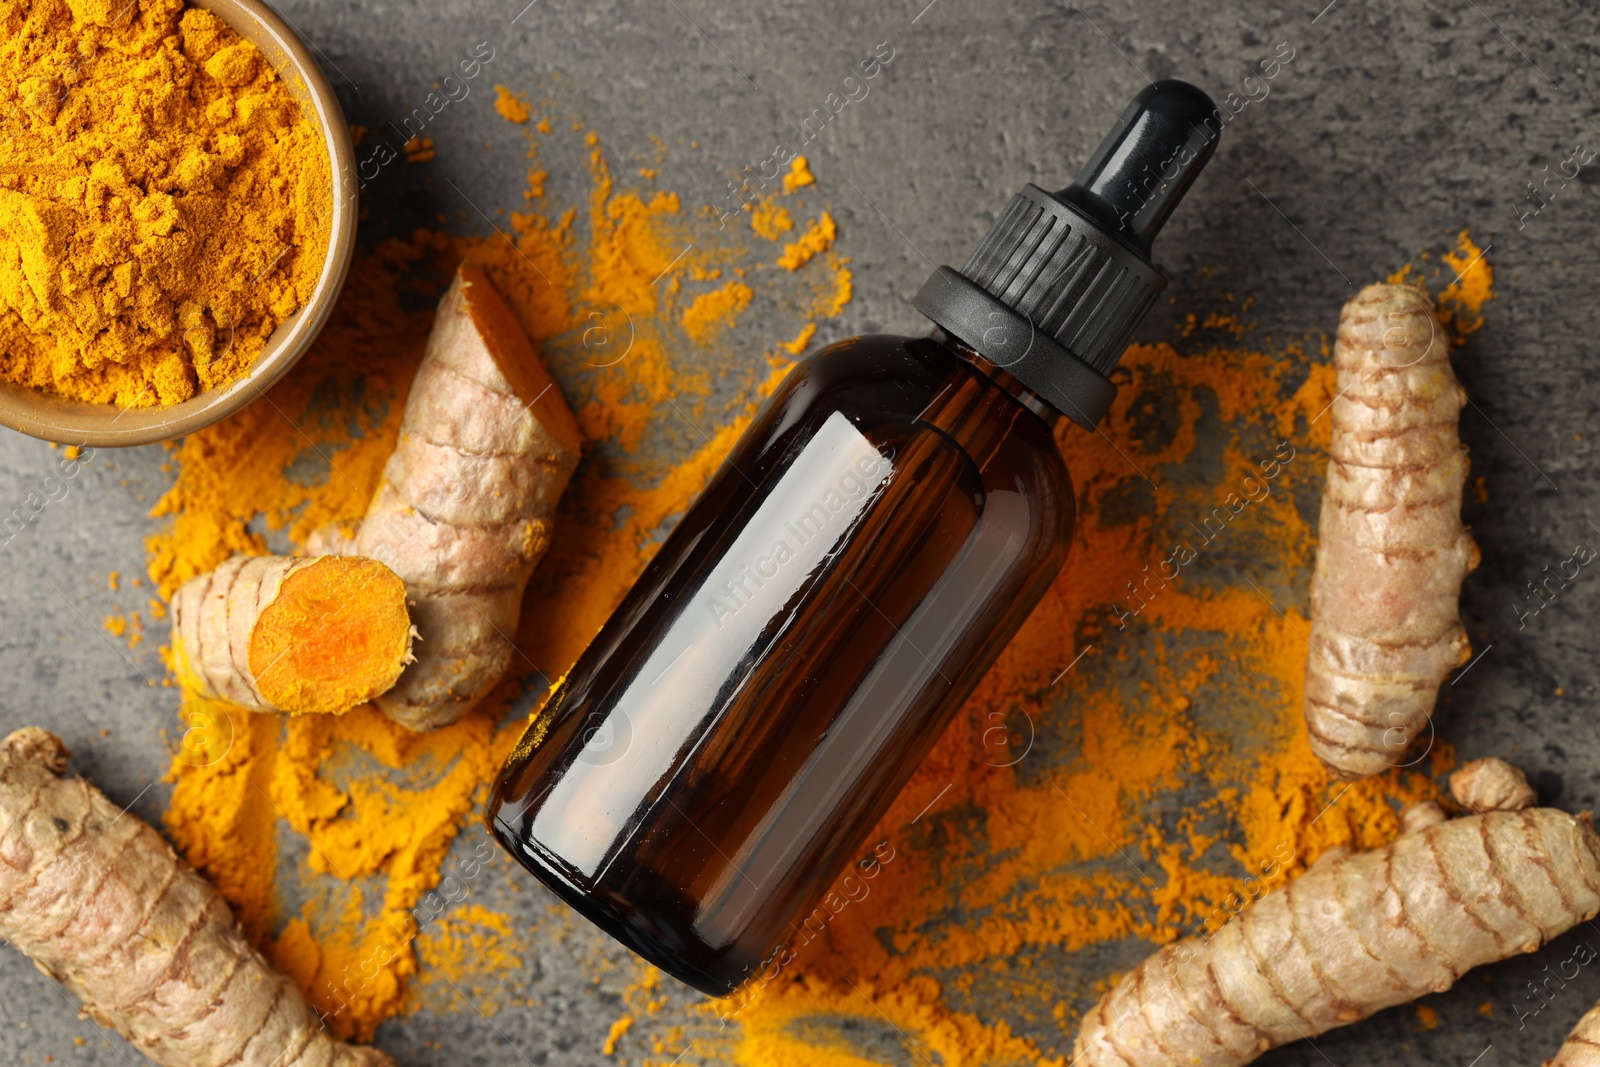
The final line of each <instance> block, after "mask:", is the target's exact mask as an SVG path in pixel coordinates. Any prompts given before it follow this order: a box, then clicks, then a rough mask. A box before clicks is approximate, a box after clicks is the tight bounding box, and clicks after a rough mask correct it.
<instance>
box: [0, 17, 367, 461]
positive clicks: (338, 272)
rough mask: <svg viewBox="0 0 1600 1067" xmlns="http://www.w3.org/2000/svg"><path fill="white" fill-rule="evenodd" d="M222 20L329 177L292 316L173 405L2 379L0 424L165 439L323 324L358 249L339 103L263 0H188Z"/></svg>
mask: <svg viewBox="0 0 1600 1067" xmlns="http://www.w3.org/2000/svg"><path fill="white" fill-rule="evenodd" d="M190 3H192V4H193V5H194V6H195V7H201V8H205V9H206V10H207V11H210V12H211V13H212V14H214V15H216V16H217V17H218V18H220V19H222V20H223V21H224V22H226V23H227V24H228V25H229V26H230V27H231V28H232V29H233V31H234V32H235V33H237V34H238V35H239V36H240V37H242V38H244V39H245V40H246V41H249V42H250V43H251V44H253V45H255V46H256V48H258V49H259V50H260V51H261V54H262V56H263V57H264V58H265V59H266V61H267V62H268V63H270V64H272V66H273V68H274V69H275V70H276V71H277V72H278V75H279V77H280V78H281V79H282V81H283V85H284V88H286V89H287V90H288V91H289V95H290V96H292V97H293V98H294V99H295V101H296V102H297V103H298V104H299V105H300V109H301V112H302V113H303V114H304V115H305V116H306V117H307V118H309V119H310V120H311V121H312V122H313V123H314V124H315V125H316V127H317V128H318V130H320V131H321V133H322V141H323V144H324V145H325V146H326V148H327V151H328V164H329V168H328V169H329V175H330V177H331V179H332V182H333V190H332V197H331V199H332V202H333V223H332V226H331V227H330V228H329V234H328V251H327V255H326V257H325V258H324V259H323V261H322V273H321V275H320V277H318V279H317V286H316V289H315V290H313V291H312V294H311V299H310V300H308V301H307V302H306V304H305V306H304V307H302V308H301V309H300V310H299V311H296V312H295V313H294V314H293V315H290V316H289V317H288V318H287V319H284V320H283V322H281V323H279V324H278V328H277V329H276V330H274V331H273V333H272V336H271V337H269V338H268V339H267V344H266V347H265V348H263V349H262V351H261V354H260V355H259V356H257V357H256V361H255V363H254V365H252V366H251V368H250V369H249V370H248V371H247V372H246V373H245V375H244V376H243V377H242V378H240V379H238V380H237V381H234V382H232V383H230V384H228V385H225V386H222V387H221V388H217V389H212V390H209V391H207V392H203V393H199V394H197V395H195V396H193V397H190V398H189V399H188V400H185V401H183V402H182V403H180V404H173V405H172V406H171V407H164V408H163V407H133V408H123V407H120V406H118V405H115V404H86V403H83V402H81V401H75V400H66V399H63V398H61V397H58V396H52V395H50V394H47V393H43V392H40V391H39V390H37V389H30V388H28V387H27V386H24V385H18V384H16V383H14V382H6V381H0V425H4V426H9V427H10V428H11V429H13V430H19V431H21V432H22V433H25V434H30V435H31V436H34V437H40V438H43V439H45V440H47V441H55V442H57V443H60V444H69V445H93V446H95V447H97V448H103V447H107V446H112V447H115V446H121V445H147V444H151V443H152V442H156V441H170V440H171V439H173V438H175V437H182V436H183V435H184V434H187V433H193V432H194V431H195V430H199V429H201V428H203V427H206V426H210V425H211V424H212V423H214V422H218V421H220V420H222V419H225V418H227V417H228V416H229V415H231V414H233V413H234V412H235V411H238V410H239V409H240V408H242V407H244V406H245V405H246V404H248V403H250V401H252V400H254V399H255V398H256V397H258V396H260V395H261V394H262V393H264V392H266V391H267V390H268V389H269V388H271V387H272V385H273V383H274V382H276V381H277V380H278V379H279V378H281V377H283V375H284V373H285V372H287V371H288V370H289V368H290V367H292V366H294V364H295V361H296V360H298V359H299V358H300V357H301V356H302V355H304V354H305V352H306V349H308V348H310V347H311V342H312V341H313V340H315V339H316V336H317V334H318V333H319V332H321V330H322V327H323V325H324V324H325V323H326V322H327V321H328V315H329V313H330V312H332V310H333V305H334V302H335V301H336V300H337V299H338V297H339V290H340V288H341V287H342V286H343V285H344V278H345V274H346V273H347V272H348V271H349V269H350V259H351V257H352V256H353V255H354V254H355V236H356V188H357V186H356V167H355V147H354V145H352V144H351V141H350V127H349V126H348V125H347V124H346V123H345V119H344V111H343V109H341V108H340V107H339V100H338V98H337V97H335V96H334V95H333V88H332V86H330V85H329V84H328V79H327V78H326V77H324V76H323V73H322V71H321V69H320V68H319V67H318V66H317V61H316V59H315V58H313V56H312V54H311V51H310V49H309V48H307V47H306V45H305V42H304V41H302V40H301V39H300V36H299V35H298V34H297V33H296V32H295V31H294V29H293V28H291V27H290V26H289V25H288V24H287V23H285V22H284V21H283V19H282V18H281V17H279V16H278V15H277V14H276V13H275V12H273V10H272V9H271V8H269V7H268V6H267V5H266V4H264V3H262V2H261V0H190Z"/></svg>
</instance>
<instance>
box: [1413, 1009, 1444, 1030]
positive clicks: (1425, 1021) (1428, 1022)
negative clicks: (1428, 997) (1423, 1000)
mask: <svg viewBox="0 0 1600 1067" xmlns="http://www.w3.org/2000/svg"><path fill="white" fill-rule="evenodd" d="M1417 1025H1419V1026H1421V1027H1422V1028H1423V1029H1424V1030H1433V1029H1436V1028H1437V1027H1438V1025H1439V1013H1438V1012H1437V1011H1434V1010H1433V1009H1432V1008H1430V1007H1429V1006H1428V1005H1426V1004H1418V1005H1417Z"/></svg>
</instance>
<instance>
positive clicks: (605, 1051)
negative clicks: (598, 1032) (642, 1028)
mask: <svg viewBox="0 0 1600 1067" xmlns="http://www.w3.org/2000/svg"><path fill="white" fill-rule="evenodd" d="M633 1022H634V1019H633V1016H631V1015H624V1016H622V1017H621V1018H620V1019H618V1020H617V1021H616V1022H614V1023H612V1024H611V1030H610V1032H609V1033H607V1034H606V1040H605V1043H604V1044H602V1045H601V1046H600V1055H602V1056H615V1055H616V1054H617V1042H619V1041H621V1040H622V1035H624V1034H626V1033H627V1032H628V1031H629V1030H631V1029H633Z"/></svg>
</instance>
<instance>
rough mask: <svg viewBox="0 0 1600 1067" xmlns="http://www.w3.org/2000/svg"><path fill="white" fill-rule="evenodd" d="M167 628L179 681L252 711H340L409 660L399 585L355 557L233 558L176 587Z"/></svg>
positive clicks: (375, 690) (385, 684)
mask: <svg viewBox="0 0 1600 1067" xmlns="http://www.w3.org/2000/svg"><path fill="white" fill-rule="evenodd" d="M172 633H173V650H174V652H175V653H176V658H177V661H178V671H179V675H180V678H181V680H182V681H183V682H184V683H185V684H186V685H187V686H189V687H190V688H192V689H195V690H196V691H198V692H200V693H201V694H202V695H204V696H207V697H212V698H214V699H218V700H226V701H228V702H230V703H233V704H237V705H239V706H240V707H244V708H248V709H250V710H251V711H282V712H287V713H288V714H290V715H304V714H313V713H334V714H337V713H340V712H345V711H348V710H350V709H351V708H353V707H355V706H356V705H357V704H363V703H365V702H367V701H369V700H371V699H373V698H374V697H376V696H377V695H378V694H380V693H382V692H384V691H385V690H387V689H389V688H390V687H391V686H393V685H394V683H395V681H396V680H397V679H398V678H399V677H400V673H401V671H402V670H404V668H405V665H406V664H407V663H408V662H410V659H411V635H412V629H411V619H410V616H409V615H408V614H407V611H406V590H405V585H404V583H402V582H401V581H400V579H399V577H398V576H397V575H395V574H394V572H393V571H391V570H389V568H387V567H385V566H384V565H383V564H381V563H379V562H377V561H376V560H371V559H362V558H359V557H355V556H351V557H346V558H341V557H327V556H325V557H320V558H317V559H289V558H286V557H283V556H234V557H233V558H232V559H230V560H228V562H226V563H224V564H223V565H222V566H220V567H218V568H217V569H216V570H214V571H212V572H210V573H209V574H203V575H201V576H200V577H198V578H195V579H193V580H191V581H189V582H187V583H185V584H184V586H183V588H181V589H179V590H178V593H177V595H176V596H175V597H174V598H173V602H172Z"/></svg>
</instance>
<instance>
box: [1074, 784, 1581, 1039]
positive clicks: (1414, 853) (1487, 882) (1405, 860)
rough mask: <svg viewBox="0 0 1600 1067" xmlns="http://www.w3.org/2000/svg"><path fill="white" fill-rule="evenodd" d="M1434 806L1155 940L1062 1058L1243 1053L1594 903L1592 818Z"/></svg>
mask: <svg viewBox="0 0 1600 1067" xmlns="http://www.w3.org/2000/svg"><path fill="white" fill-rule="evenodd" d="M1496 762H1498V761H1496ZM1474 799H1476V800H1483V799H1485V795H1484V794H1479V795H1475V796H1474ZM1509 799H1510V801H1511V802H1513V803H1516V802H1521V800H1522V798H1521V796H1520V794H1514V795H1513V796H1511V797H1510V798H1509ZM1529 799H1531V798H1529ZM1441 814H1442V812H1441V811H1439V810H1438V809H1437V806H1436V805H1435V806H1433V807H1432V809H1431V810H1429V811H1427V812H1422V813H1419V815H1421V816H1422V817H1420V818H1416V819H1408V820H1407V822H1408V823H1410V824H1411V825H1414V826H1417V827H1418V828H1417V829H1414V830H1411V831H1410V832H1407V833H1403V834H1401V835H1400V837H1399V838H1397V839H1396V840H1395V841H1394V843H1393V844H1391V845H1389V846H1387V847H1385V848H1379V849H1374V850H1372V851H1370V852H1361V853H1350V852H1346V851H1343V850H1340V851H1338V852H1331V853H1329V854H1327V855H1324V856H1322V857H1321V858H1319V859H1318V861H1317V863H1316V864H1314V865H1313V866H1312V868H1311V869H1310V870H1309V871H1307V872H1306V873H1305V874H1304V875H1302V876H1301V877H1299V878H1297V879H1295V880H1294V881H1292V882H1290V883H1289V884H1288V885H1287V886H1285V887H1284V888H1283V889H1282V890H1281V891H1278V892H1274V893H1271V894H1269V895H1268V896H1266V897H1263V898H1262V899H1260V900H1258V901H1257V902H1255V903H1254V904H1252V905H1250V906H1249V907H1248V908H1246V909H1245V910H1244V911H1243V912H1242V913H1240V914H1239V915H1237V916H1236V917H1234V918H1233V919H1232V920H1230V921H1229V922H1228V923H1227V924H1226V925H1225V926H1223V927H1222V928H1221V929H1220V930H1218V931H1217V932H1216V933H1215V934H1213V935H1211V936H1210V937H1209V938H1208V939H1205V940H1199V939H1197V938H1184V939H1183V940H1181V941H1178V942H1175V943H1173V944H1171V945H1167V946H1166V947H1164V948H1162V949H1161V950H1160V951H1159V952H1157V953H1156V954H1155V955H1154V956H1152V957H1150V958H1149V959H1147V960H1145V961H1144V962H1143V963H1141V964H1140V965H1139V966H1138V967H1136V968H1134V970H1133V971H1132V972H1130V973H1129V974H1127V975H1126V976H1124V977H1123V979H1122V980H1121V981H1120V982H1118V983H1117V985H1116V987H1115V988H1113V989H1112V990H1111V992H1110V993H1108V994H1106V995H1105V996H1104V997H1102V998H1101V999H1100V1002H1099V1003H1098V1004H1097V1005H1095V1007H1094V1008H1093V1009H1092V1010H1091V1011H1090V1013H1089V1014H1088V1016H1087V1017H1086V1018H1085V1019H1084V1021H1083V1026H1082V1029H1081V1030H1080V1031H1079V1034H1078V1040H1077V1043H1076V1045H1075V1046H1074V1048H1073V1056H1072V1062H1073V1063H1074V1064H1077V1065H1079V1067H1158V1065H1159V1067H1168V1065H1172V1064H1180V1063H1181V1064H1192V1065H1196V1067H1238V1065H1240V1064H1245V1063H1249V1062H1251V1061H1252V1060H1254V1059H1255V1058H1256V1057H1258V1056H1260V1055H1261V1054H1262V1053H1264V1052H1266V1051H1267V1050H1268V1049H1272V1048H1276V1047H1277V1046H1279V1045H1282V1044H1286V1043H1288V1042H1290V1041H1294V1040H1297V1039H1300V1038H1306V1037H1315V1036H1316V1035H1318V1034H1321V1033H1324V1032H1326V1031H1328V1030H1331V1029H1333V1028H1335V1027H1339V1026H1345V1025H1347V1024H1349V1023H1353V1022H1356V1021H1357V1020H1360V1019H1365V1018H1366V1017H1367V1016H1369V1015H1372V1014H1373V1013H1375V1012H1377V1011H1380V1010H1382V1009H1384V1008H1389V1007H1393V1006H1395V1005H1397V1004H1404V1003H1407V1002H1409V1001H1412V1000H1415V999H1417V998H1418V997H1420V996H1422V995H1424V994H1426V993H1437V992H1443V991H1444V990H1446V989H1449V988H1450V986H1451V985H1452V984H1454V983H1455V981H1456V980H1457V979H1458V978H1460V977H1461V976H1462V974H1464V973H1466V971H1468V970H1469V969H1471V968H1473V967H1477V966H1480V965H1481V964H1485V963H1490V962H1493V961H1495V960H1499V959H1504V958H1506V957H1507V956H1511V955H1513V954H1515V953H1518V952H1532V951H1534V950H1535V949H1537V948H1538V947H1539V946H1540V945H1542V944H1544V943H1545V942H1546V941H1548V940H1550V939H1551V938H1552V937H1555V936H1557V935H1558V934H1561V933H1562V932H1564V931H1566V930H1568V929H1570V928H1571V927H1573V926H1575V925H1576V924H1578V923H1580V922H1583V921H1586V920H1588V919H1591V918H1593V917H1594V915H1595V914H1596V912H1597V911H1600V836H1597V835H1596V834H1595V831H1594V829H1593V827H1592V826H1590V824H1589V820H1588V819H1587V818H1586V817H1575V816H1572V815H1568V814H1567V813H1565V812H1562V811H1556V810H1554V809H1551V808H1527V809H1523V810H1515V811H1497V810H1484V811H1483V813H1482V814H1478V815H1466V816H1463V817H1461V818H1457V819H1450V820H1446V821H1437V817H1438V815H1441ZM1571 1062H1573V1063H1577V1062H1581V1061H1576V1060H1574V1061H1571Z"/></svg>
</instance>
